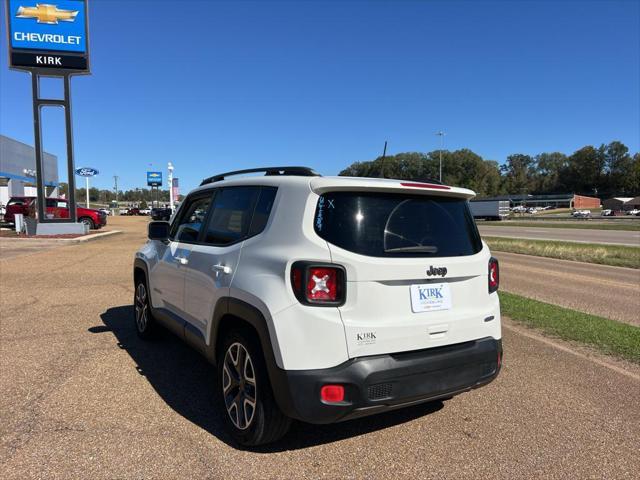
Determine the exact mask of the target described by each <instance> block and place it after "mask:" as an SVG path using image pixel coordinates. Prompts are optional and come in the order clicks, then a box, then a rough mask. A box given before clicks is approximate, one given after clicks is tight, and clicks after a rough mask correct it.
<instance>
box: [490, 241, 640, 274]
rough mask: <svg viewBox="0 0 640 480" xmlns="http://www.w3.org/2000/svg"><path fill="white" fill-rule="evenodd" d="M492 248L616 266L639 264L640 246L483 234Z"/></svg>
mask: <svg viewBox="0 0 640 480" xmlns="http://www.w3.org/2000/svg"><path fill="white" fill-rule="evenodd" d="M482 238H483V240H484V241H485V242H487V244H488V245H489V248H491V250H494V251H497V252H508V253H522V254H525V255H535V256H538V257H548V258H559V259H561V260H573V261H577V262H587V263H597V264H599V265H611V266H614V267H628V268H640V247H628V246H625V245H603V244H599V243H577V242H563V241H557V240H529V239H521V238H502V237H482Z"/></svg>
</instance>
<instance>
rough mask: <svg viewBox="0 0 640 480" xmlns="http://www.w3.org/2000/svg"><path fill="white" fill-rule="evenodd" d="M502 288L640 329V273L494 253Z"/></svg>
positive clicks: (632, 270) (579, 263) (620, 268)
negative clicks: (629, 324)
mask: <svg viewBox="0 0 640 480" xmlns="http://www.w3.org/2000/svg"><path fill="white" fill-rule="evenodd" d="M494 255H495V256H496V257H497V258H498V260H499V261H500V273H501V278H500V288H501V289H503V290H505V291H507V292H512V293H517V294H520V295H525V296H527V297H531V298H535V299H538V300H542V301H545V302H548V303H555V304H558V305H562V306H565V307H569V308H573V309H575V310H580V311H582V312H587V313H593V314H595V315H600V316H603V317H606V318H611V319H613V320H621V321H624V322H628V323H632V324H635V325H640V270H637V269H633V268H622V267H609V266H606V265H594V264H592V263H581V262H570V261H566V260H557V259H554V258H544V257H533V256H529V255H519V254H517V253H503V252H494Z"/></svg>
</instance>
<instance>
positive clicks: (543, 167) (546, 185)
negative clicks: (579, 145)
mask: <svg viewBox="0 0 640 480" xmlns="http://www.w3.org/2000/svg"><path fill="white" fill-rule="evenodd" d="M535 162H536V164H535V170H536V172H535V176H536V182H535V184H536V185H535V190H536V191H538V192H540V193H557V192H562V191H564V190H566V187H565V186H564V185H563V184H562V180H563V179H562V173H563V171H564V170H565V169H566V168H567V156H566V155H565V154H564V153H560V152H553V153H541V154H540V155H536V158H535Z"/></svg>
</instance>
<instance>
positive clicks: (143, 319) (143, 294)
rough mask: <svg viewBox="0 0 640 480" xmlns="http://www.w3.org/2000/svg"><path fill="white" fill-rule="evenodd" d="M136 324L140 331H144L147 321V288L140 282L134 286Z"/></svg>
mask: <svg viewBox="0 0 640 480" xmlns="http://www.w3.org/2000/svg"><path fill="white" fill-rule="evenodd" d="M135 307H136V325H137V326H138V330H139V331H140V332H144V331H145V329H146V328H147V323H148V321H149V312H148V308H147V289H146V288H145V286H144V283H142V282H140V283H139V284H138V286H137V288H136V305H135Z"/></svg>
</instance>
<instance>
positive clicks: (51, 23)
mask: <svg viewBox="0 0 640 480" xmlns="http://www.w3.org/2000/svg"><path fill="white" fill-rule="evenodd" d="M6 1H7V19H8V23H9V29H8V30H9V50H10V52H9V53H10V61H11V66H12V67H35V68H42V69H47V70H50V69H62V70H64V69H71V70H79V71H87V70H88V50H89V48H88V38H87V36H88V35H87V4H86V0H57V1H55V0H48V1H47V0H44V1H42V0H40V1H38V0H6ZM49 2H50V3H49Z"/></svg>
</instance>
